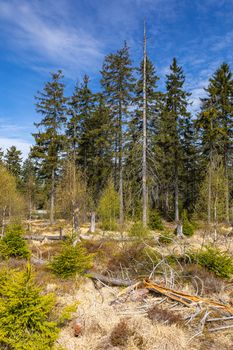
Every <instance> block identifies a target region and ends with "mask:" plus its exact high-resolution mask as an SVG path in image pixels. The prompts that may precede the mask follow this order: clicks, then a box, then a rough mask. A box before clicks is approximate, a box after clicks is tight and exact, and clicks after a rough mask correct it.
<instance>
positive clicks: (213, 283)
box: [30, 220, 233, 350]
mask: <svg viewBox="0 0 233 350" xmlns="http://www.w3.org/2000/svg"><path fill="white" fill-rule="evenodd" d="M165 225H166V229H167V230H170V231H171V230H173V229H174V225H172V224H170V223H166V224H165ZM60 227H62V228H63V234H64V235H66V234H68V232H70V227H69V225H67V224H66V223H65V221H63V220H60V221H58V222H57V223H56V225H54V226H50V225H49V224H48V223H47V222H46V221H44V220H35V221H34V222H33V223H32V233H33V235H36V234H38V235H59V232H60ZM88 230H89V226H88V225H83V226H82V227H81V237H82V243H83V245H84V246H85V247H86V249H87V251H88V252H89V253H94V256H95V258H94V266H93V271H95V272H97V273H99V274H102V275H105V276H107V277H114V278H119V279H122V280H132V281H134V282H136V281H139V282H143V280H144V279H146V278H149V277H150V280H152V281H154V282H155V283H157V284H158V285H160V286H163V287H167V288H168V289H172V290H176V291H179V292H181V291H182V292H184V293H186V294H189V295H192V296H197V295H198V296H200V297H203V298H206V299H208V300H212V301H215V302H219V303H221V304H223V305H227V306H229V307H233V283H232V281H231V280H229V279H223V278H219V277H217V276H216V275H214V274H213V273H212V272H210V271H208V270H207V269H204V268H202V267H200V266H196V265H194V264H192V263H188V264H186V263H184V262H182V259H181V260H178V259H177V261H175V262H174V259H176V258H177V257H179V256H182V257H184V256H186V257H187V259H189V252H190V251H193V250H197V249H200V248H201V247H203V246H206V245H207V246H215V247H217V248H219V249H221V250H223V251H227V252H228V253H229V254H232V255H233V239H232V238H231V237H230V235H229V234H228V233H229V232H230V230H231V228H228V227H224V226H223V227H219V228H218V234H217V235H216V234H214V233H212V232H211V231H209V230H208V229H207V228H206V227H205V226H204V225H202V226H200V228H199V229H197V230H196V232H195V234H194V235H193V236H192V237H188V238H187V237H184V238H183V239H177V238H176V236H174V239H173V240H172V242H171V243H170V244H165V243H160V242H159V237H160V234H161V233H162V232H159V231H158V232H152V237H151V238H149V239H145V240H141V241H140V242H139V241H135V240H131V239H129V237H128V235H127V233H124V234H123V235H122V234H120V233H116V232H103V231H101V230H99V229H98V230H97V232H96V233H95V234H92V235H91V234H89V233H88ZM30 246H31V249H32V252H33V257H35V258H37V259H44V260H46V261H47V260H50V259H51V258H52V257H53V256H54V254H56V253H57V252H59V251H60V250H61V247H62V242H60V241H48V240H44V241H43V242H38V241H31V242H30ZM35 272H36V279H37V281H38V283H39V284H41V285H42V286H43V288H45V289H46V291H49V292H51V291H52V292H55V294H56V295H57V299H58V302H59V304H60V305H64V306H65V305H69V304H72V303H74V302H77V301H78V302H79V305H78V307H77V311H76V312H75V313H74V315H73V318H72V320H71V321H70V322H68V323H67V324H66V325H65V326H64V327H63V328H62V330H61V333H60V337H59V339H58V342H57V343H58V344H59V345H60V346H61V347H62V349H66V350H122V349H126V350H137V349H139V350H144V349H145V350H155V349H159V350H176V349H177V350H179V349H180V350H181V349H190V350H192V349H193V350H212V349H213V350H215V349H216V350H221V349H226V350H230V349H233V334H232V328H225V327H228V326H229V325H232V324H233V321H231V320H230V319H227V321H226V322H224V321H223V320H222V318H224V317H229V316H230V314H229V313H228V312H226V311H225V310H221V311H219V310H217V309H216V308H213V307H211V306H210V305H204V304H202V303H200V302H197V303H191V304H190V305H184V303H182V302H180V301H179V300H174V299H173V298H170V297H169V296H168V295H165V294H163V293H153V292H151V291H149V290H148V289H146V288H145V286H143V285H142V286H139V288H138V286H137V287H135V288H133V289H131V290H129V289H124V288H122V287H115V286H110V285H107V284H105V283H103V282H101V281H92V280H91V279H90V278H88V277H77V278H75V279H74V278H73V279H69V280H61V279H58V278H57V277H54V276H53V275H52V274H51V272H50V271H49V270H48V269H47V268H46V267H44V266H39V265H35ZM213 318H221V320H220V321H216V322H212V321H209V320H211V319H213ZM77 326H78V327H79V331H78V336H75V334H74V333H75V327H77ZM219 327H224V329H223V330H218V329H217V328H219ZM232 327H233V325H232ZM76 335H77V334H76Z"/></svg>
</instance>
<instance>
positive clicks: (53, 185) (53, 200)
mask: <svg viewBox="0 0 233 350" xmlns="http://www.w3.org/2000/svg"><path fill="white" fill-rule="evenodd" d="M51 181H52V182H51V194H50V224H51V225H52V224H53V223H54V202H55V198H54V197H55V170H54V169H53V170H52V179H51Z"/></svg>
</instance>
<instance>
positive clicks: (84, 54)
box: [0, 0, 103, 73]
mask: <svg viewBox="0 0 233 350" xmlns="http://www.w3.org/2000/svg"><path fill="white" fill-rule="evenodd" d="M40 3H41V6H38V2H37V1H35V2H34V1H32V2H29V1H25V0H21V1H17V0H12V1H9V2H6V1H2V0H0V19H1V29H2V31H6V30H7V31H8V34H10V35H8V38H9V40H10V42H8V44H13V48H14V51H15V50H16V48H17V51H18V52H19V57H18V59H22V60H24V61H25V62H26V63H30V64H31V65H34V66H36V67H38V66H40V65H42V66H43V65H44V64H46V65H49V66H55V67H56V66H59V67H61V68H63V69H65V70H66V71H67V72H69V73H71V72H73V71H74V70H75V69H82V70H83V69H84V70H85V69H89V70H92V68H93V66H95V65H96V64H99V63H100V61H101V60H102V56H103V54H102V45H101V43H100V42H99V41H98V40H97V39H96V38H94V37H93V36H92V35H90V34H88V33H87V32H86V31H84V30H83V29H82V28H81V27H79V25H78V23H77V25H76V27H74V26H73V25H70V24H69V21H65V20H64V17H63V16H62V12H61V11H58V10H57V13H58V17H57V18H56V19H55V18H54V12H52V11H51V12H50V7H49V2H48V7H46V4H47V2H44V1H41V2H40ZM54 4H55V3H54ZM55 8H57V9H59V7H58V6H55ZM63 11H64V12H65V7H64V9H63ZM64 12H63V15H64ZM55 13H56V12H55Z"/></svg>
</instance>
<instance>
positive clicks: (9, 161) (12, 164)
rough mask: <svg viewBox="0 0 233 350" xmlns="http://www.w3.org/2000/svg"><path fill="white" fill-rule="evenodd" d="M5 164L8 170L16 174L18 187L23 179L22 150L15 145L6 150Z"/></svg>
mask: <svg viewBox="0 0 233 350" xmlns="http://www.w3.org/2000/svg"><path fill="white" fill-rule="evenodd" d="M5 165H6V168H7V169H8V171H9V172H10V173H11V174H12V175H14V176H15V178H16V181H17V185H18V187H19V186H20V181H21V166H22V152H21V151H20V150H18V149H17V148H16V147H15V146H11V147H10V148H8V149H7V150H6V154H5Z"/></svg>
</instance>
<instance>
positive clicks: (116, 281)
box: [87, 271, 135, 287]
mask: <svg viewBox="0 0 233 350" xmlns="http://www.w3.org/2000/svg"><path fill="white" fill-rule="evenodd" d="M87 276H88V277H89V278H91V279H93V280H96V281H100V282H103V283H106V284H108V285H110V286H116V287H129V286H131V285H133V284H135V281H132V280H129V279H127V280H123V279H120V278H114V277H108V276H104V275H101V274H99V273H96V272H92V271H88V272H87Z"/></svg>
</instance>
